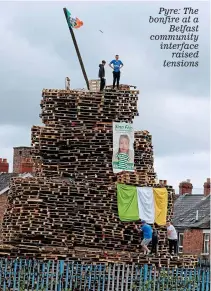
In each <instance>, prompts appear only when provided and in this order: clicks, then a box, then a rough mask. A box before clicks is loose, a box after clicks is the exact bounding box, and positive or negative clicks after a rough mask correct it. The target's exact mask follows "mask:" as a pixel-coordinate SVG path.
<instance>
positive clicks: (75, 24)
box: [66, 9, 83, 28]
mask: <svg viewBox="0 0 211 291" xmlns="http://www.w3.org/2000/svg"><path fill="white" fill-rule="evenodd" d="M66 11H67V22H68V25H69V26H70V27H72V28H80V27H81V26H82V25H83V21H81V20H80V19H78V18H77V17H76V18H73V17H72V15H71V13H70V11H69V10H67V9H66Z"/></svg>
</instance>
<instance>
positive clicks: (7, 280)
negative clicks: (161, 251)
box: [0, 259, 210, 291]
mask: <svg viewBox="0 0 211 291" xmlns="http://www.w3.org/2000/svg"><path fill="white" fill-rule="evenodd" d="M0 290H1V291H7V290H8V291H9V290H10V291H16V290H17V291H23V290H24V291H31V290H36V291H41V290H42V291H44V290H46V291H47V290H48V291H49V290H54V291H63V290H64V291H70V290H71V291H73V290H75V291H77V290H93V291H101V290H102V291H103V290H105V291H114V290H115V291H136V290H137V291H138V290H140V291H164V290H169V291H170V290H172V291H180V290H183V291H186V290H190V291H194V290H196V291H208V290H210V271H209V269H208V268H197V269H194V270H193V269H191V270H190V269H156V268H155V267H152V266H148V265H145V266H138V265H135V264H132V265H124V264H108V265H106V264H97V265H94V264H93V265H85V264H81V263H79V262H66V261H37V260H22V259H15V260H11V259H0Z"/></svg>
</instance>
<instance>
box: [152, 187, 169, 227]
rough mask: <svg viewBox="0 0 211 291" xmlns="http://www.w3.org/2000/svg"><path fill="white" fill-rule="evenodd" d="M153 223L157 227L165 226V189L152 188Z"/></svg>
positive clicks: (166, 202)
mask: <svg viewBox="0 0 211 291" xmlns="http://www.w3.org/2000/svg"><path fill="white" fill-rule="evenodd" d="M153 194H154V206H155V223H157V224H158V225H165V224H166V216H167V206H168V192H167V190H166V188H153Z"/></svg>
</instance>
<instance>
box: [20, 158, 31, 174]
mask: <svg viewBox="0 0 211 291" xmlns="http://www.w3.org/2000/svg"><path fill="white" fill-rule="evenodd" d="M32 172H33V162H32V160H31V159H30V158H23V159H22V161H21V164H20V168H19V173H20V174H23V173H32Z"/></svg>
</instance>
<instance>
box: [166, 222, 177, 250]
mask: <svg viewBox="0 0 211 291" xmlns="http://www.w3.org/2000/svg"><path fill="white" fill-rule="evenodd" d="M166 225H167V237H168V241H169V253H170V254H172V251H173V249H174V254H175V255H177V239H178V238H177V231H176V229H175V227H174V226H173V225H172V224H171V222H170V221H167V223H166Z"/></svg>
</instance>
